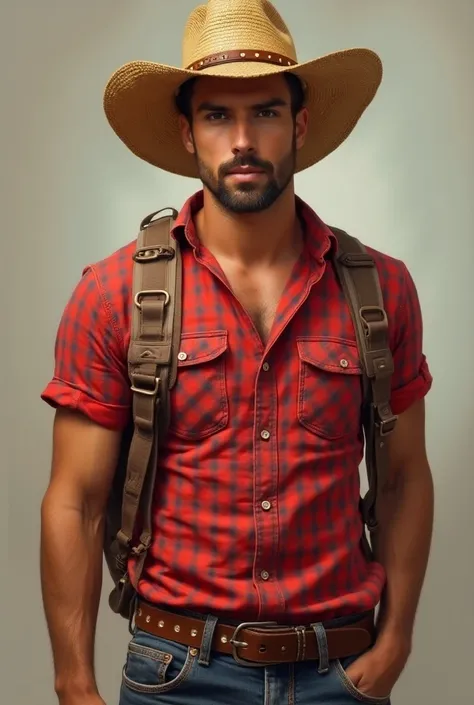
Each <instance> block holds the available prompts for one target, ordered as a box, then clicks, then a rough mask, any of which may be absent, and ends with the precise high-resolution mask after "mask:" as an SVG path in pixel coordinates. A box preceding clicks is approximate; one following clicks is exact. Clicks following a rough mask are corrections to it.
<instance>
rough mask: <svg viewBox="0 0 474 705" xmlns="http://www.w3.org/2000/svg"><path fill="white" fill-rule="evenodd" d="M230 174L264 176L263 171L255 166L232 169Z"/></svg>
mask: <svg viewBox="0 0 474 705" xmlns="http://www.w3.org/2000/svg"><path fill="white" fill-rule="evenodd" d="M228 173H229V174H263V173H264V171H263V169H257V168H256V167H254V166H239V167H236V168H235V169H231V170H230V171H229V172H228Z"/></svg>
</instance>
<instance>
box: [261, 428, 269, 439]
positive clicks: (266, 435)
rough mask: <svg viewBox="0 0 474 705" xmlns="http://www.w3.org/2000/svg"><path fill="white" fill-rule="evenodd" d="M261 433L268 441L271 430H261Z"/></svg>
mask: <svg viewBox="0 0 474 705" xmlns="http://www.w3.org/2000/svg"><path fill="white" fill-rule="evenodd" d="M260 435H261V437H262V438H263V440H264V441H268V439H269V438H270V431H267V430H264V431H262V432H261V434H260Z"/></svg>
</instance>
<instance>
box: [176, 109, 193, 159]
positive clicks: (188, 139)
mask: <svg viewBox="0 0 474 705" xmlns="http://www.w3.org/2000/svg"><path fill="white" fill-rule="evenodd" d="M179 131H180V132H181V140H182V142H183V145H184V148H185V149H186V150H187V151H188V152H189V153H190V154H194V152H195V148H194V139H193V131H192V129H191V125H190V124H189V121H188V120H187V119H186V118H185V117H184V115H180V116H179Z"/></svg>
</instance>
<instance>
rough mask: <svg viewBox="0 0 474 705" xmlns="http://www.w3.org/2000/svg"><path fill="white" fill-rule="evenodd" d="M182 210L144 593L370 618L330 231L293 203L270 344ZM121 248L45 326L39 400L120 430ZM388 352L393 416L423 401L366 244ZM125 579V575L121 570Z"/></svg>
mask: <svg viewBox="0 0 474 705" xmlns="http://www.w3.org/2000/svg"><path fill="white" fill-rule="evenodd" d="M201 204H202V192H199V193H197V194H196V195H195V196H194V197H193V198H191V199H190V200H189V201H188V202H187V203H186V204H185V206H184V207H183V209H182V211H181V213H180V217H179V220H178V223H177V225H176V229H175V237H176V238H178V239H179V240H180V242H181V244H182V249H183V333H182V339H181V347H180V352H181V353H182V354H181V355H180V356H179V360H178V365H179V369H178V377H177V383H176V385H175V387H174V389H173V391H172V396H171V404H172V423H171V428H170V433H169V435H168V438H167V441H166V444H164V445H163V446H162V448H161V456H160V467H159V471H158V479H157V484H156V492H155V503H154V541H153V544H152V548H151V551H150V554H149V557H148V561H147V564H146V568H145V571H144V574H143V577H142V580H141V581H140V584H139V590H140V593H141V595H142V596H143V597H144V598H145V599H147V600H149V601H151V602H156V603H161V604H163V605H168V606H170V607H177V608H179V607H184V608H187V609H192V610H197V611H212V612H214V613H216V614H219V615H221V616H228V617H233V618H236V619H240V618H242V619H245V620H247V619H260V620H265V619H277V620H279V621H282V622H284V621H289V622H295V621H296V622H299V623H309V622H311V621H316V620H319V619H330V618H333V617H335V616H339V615H345V614H349V613H353V612H357V611H361V610H366V609H371V608H372V607H374V606H375V605H376V604H377V603H378V601H379V599H380V594H381V591H382V589H383V585H384V580H385V575H384V571H383V568H382V566H381V565H379V564H376V563H367V561H366V560H365V559H364V557H363V554H362V552H361V549H360V545H359V540H360V535H361V529H362V525H361V519H360V515H359V511H358V501H359V474H358V467H359V463H360V461H361V459H362V452H363V444H362V436H361V428H360V405H361V377H360V375H361V366H360V361H359V356H358V352H357V345H356V342H355V335H354V330H353V326H352V322H351V318H350V312H349V308H348V305H347V302H346V301H345V299H344V296H343V294H342V292H341V289H340V287H339V285H338V282H337V279H336V276H335V273H334V271H333V267H332V265H331V262H330V260H329V254H330V252H331V249H332V248H334V247H336V246H337V244H336V241H335V239H334V237H333V236H332V233H330V232H329V231H328V229H327V228H326V226H325V225H324V224H323V223H322V222H321V220H320V219H319V218H318V216H317V215H316V214H315V213H314V212H313V211H312V210H311V209H310V208H309V206H308V205H307V204H305V203H303V202H302V201H301V200H300V199H298V208H299V210H300V213H301V216H302V217H303V219H304V222H305V224H306V232H307V236H306V246H305V251H304V254H303V256H302V257H301V259H300V261H299V263H298V264H297V265H296V266H295V268H294V271H293V274H292V277H291V280H290V281H289V282H288V285H287V288H286V290H285V293H284V296H283V297H282V300H281V302H280V304H279V308H278V311H277V314H276V319H275V323H274V327H273V330H272V333H271V337H270V339H269V341H268V344H267V346H266V347H264V345H263V344H262V342H261V340H260V338H259V336H258V334H257V332H256V329H255V327H254V326H253V323H252V321H251V319H250V317H249V316H248V315H247V313H246V312H245V311H244V309H243V308H242V307H241V306H240V304H239V303H238V302H237V300H236V299H235V297H234V295H233V294H232V292H231V290H230V289H229V287H228V286H227V284H226V280H225V276H224V274H223V272H222V270H221V269H220V267H219V265H218V263H217V261H216V260H215V259H214V257H213V256H212V255H211V254H210V252H209V251H208V250H206V248H204V247H203V246H201V244H200V242H199V241H198V239H197V236H196V233H195V230H194V225H193V213H194V212H195V210H196V209H197V208H199V207H200V206H201ZM134 247H135V243H134V242H131V243H130V244H128V245H127V246H125V247H123V248H121V249H120V250H118V251H117V252H115V253H113V254H112V255H110V256H109V257H107V258H106V259H105V260H103V261H101V262H98V263H96V264H94V265H93V266H89V267H87V268H86V269H85V271H84V273H83V277H82V278H81V280H80V281H79V283H78V284H77V287H76V289H75V291H74V292H73V294H72V296H71V298H70V300H69V301H68V303H67V305H66V308H65V310H64V313H63V316H62V318H61V322H60V324H59V329H58V334H57V340H56V350H55V371H54V376H53V378H52V380H51V381H50V382H49V384H48V385H47V386H46V388H45V390H44V391H43V394H42V398H43V399H44V400H45V401H47V402H48V403H49V404H51V405H52V406H57V405H64V406H69V407H72V408H76V409H79V410H80V411H82V412H83V413H85V414H87V415H88V416H90V417H91V418H92V419H94V420H95V421H96V422H97V423H99V424H103V425H104V426H107V427H111V428H116V429H121V428H123V426H124V425H125V423H126V421H127V419H128V417H129V414H130V402H131V393H130V388H129V381H128V378H127V367H126V357H127V346H128V342H129V324H130V314H131V296H130V292H131V286H132V258H131V255H132V253H133V251H134ZM371 252H372V254H373V255H374V257H375V260H376V265H377V268H378V271H379V274H380V279H381V285H382V289H383V293H384V297H385V304H386V309H387V315H388V318H389V323H390V336H391V347H392V350H393V354H394V359H395V368H396V371H395V375H394V379H393V394H392V405H393V409H394V411H395V412H396V413H400V412H402V411H403V410H404V409H406V408H407V407H408V406H410V404H412V403H413V402H414V401H415V400H417V399H419V398H421V397H423V396H424V395H425V394H426V393H427V391H428V390H429V388H430V386H431V382H432V378H431V375H430V372H429V369H428V365H427V362H426V359H425V356H424V355H423V352H422V319H421V313H420V308H419V303H418V298H417V293H416V289H415V286H414V283H413V281H412V278H411V276H410V274H409V272H408V271H407V269H406V267H405V265H404V264H403V263H402V262H400V261H398V260H396V259H393V258H391V257H389V256H387V255H384V254H381V253H379V252H376V251H374V250H371ZM130 568H131V570H132V571H133V564H131V566H130Z"/></svg>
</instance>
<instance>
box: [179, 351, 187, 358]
mask: <svg viewBox="0 0 474 705" xmlns="http://www.w3.org/2000/svg"><path fill="white" fill-rule="evenodd" d="M187 357H188V356H187V354H186V353H185V352H180V353H178V360H186V358H187Z"/></svg>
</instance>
